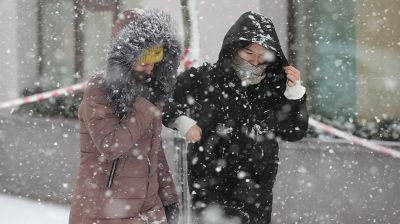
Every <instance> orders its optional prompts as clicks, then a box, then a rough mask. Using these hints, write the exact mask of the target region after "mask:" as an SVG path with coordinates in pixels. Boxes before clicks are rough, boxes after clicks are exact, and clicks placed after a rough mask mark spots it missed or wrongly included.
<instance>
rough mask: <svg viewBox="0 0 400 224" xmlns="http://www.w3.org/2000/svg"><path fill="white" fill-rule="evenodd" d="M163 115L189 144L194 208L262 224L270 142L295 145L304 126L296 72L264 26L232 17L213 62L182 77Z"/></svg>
mask: <svg viewBox="0 0 400 224" xmlns="http://www.w3.org/2000/svg"><path fill="white" fill-rule="evenodd" d="M164 108H165V111H164V116H163V119H164V124H168V125H169V126H173V127H175V128H177V129H178V130H179V131H180V132H181V134H182V135H183V136H185V137H186V139H187V140H188V141H190V142H192V143H193V144H189V147H190V148H189V152H188V153H189V155H188V165H189V186H190V192H191V193H192V199H193V206H194V208H196V209H199V211H204V208H206V207H209V206H219V208H220V209H223V211H224V214H225V215H226V216H227V217H231V218H233V217H236V218H239V219H240V220H241V223H270V221H271V211H272V199H273V197H272V188H273V185H274V182H275V177H276V174H277V170H278V160H279V158H278V151H279V147H278V142H277V139H282V140H287V141H298V140H300V139H301V138H303V137H304V135H305V133H306V130H307V127H308V113H307V108H306V94H305V88H304V87H303V86H302V85H301V82H300V72H299V71H298V70H297V69H296V68H294V67H293V66H290V65H289V64H288V62H287V60H286V58H285V56H284V54H283V52H282V49H281V46H280V43H279V40H278V37H277V34H276V31H275V28H274V25H273V23H272V22H271V20H270V19H268V18H266V17H264V16H262V15H260V14H257V13H254V12H246V13H244V14H243V15H242V16H240V18H239V19H238V20H237V21H236V23H235V24H234V25H233V26H232V27H231V28H230V30H229V31H228V33H227V34H226V35H225V38H224V41H223V45H222V49H221V51H220V54H219V59H218V61H217V62H216V63H215V64H214V65H210V64H204V65H202V66H200V67H199V68H191V69H189V70H188V71H186V72H184V73H182V74H181V75H180V76H179V77H178V81H177V83H176V89H175V92H174V94H173V101H171V102H168V103H167V104H166V106H165V107H164ZM206 210H207V209H206ZM203 223H206V221H204V220H203Z"/></svg>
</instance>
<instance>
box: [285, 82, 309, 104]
mask: <svg viewBox="0 0 400 224" xmlns="http://www.w3.org/2000/svg"><path fill="white" fill-rule="evenodd" d="M305 93H306V88H305V87H304V86H302V85H301V82H300V81H297V82H296V84H295V85H294V86H289V85H288V84H286V90H285V92H284V93H283V95H285V97H286V98H287V99H289V100H299V99H301V98H302V97H303V96H304V94H305Z"/></svg>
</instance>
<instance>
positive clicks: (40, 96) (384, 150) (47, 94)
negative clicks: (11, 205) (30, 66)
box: [0, 82, 400, 158]
mask: <svg viewBox="0 0 400 224" xmlns="http://www.w3.org/2000/svg"><path fill="white" fill-rule="evenodd" d="M86 86H87V82H83V83H79V84H75V85H72V86H68V87H65V88H61V89H56V90H52V91H48V92H43V93H39V94H35V95H32V96H27V97H23V98H17V99H14V100H10V101H6V102H3V103H0V109H5V108H10V107H16V106H19V105H23V104H27V103H33V102H37V101H41V100H44V99H48V98H51V97H56V96H60V95H69V94H71V93H73V92H74V91H76V90H81V89H85V88H86ZM309 124H310V125H311V126H313V127H314V128H316V129H320V130H323V131H324V132H327V133H330V134H332V135H335V136H337V137H339V138H342V139H345V140H348V141H350V142H352V143H354V144H357V145H361V146H364V147H366V148H369V149H371V150H373V151H375V152H379V153H383V154H386V155H389V156H392V157H394V158H400V151H396V150H394V149H391V148H388V147H385V146H382V145H379V144H376V143H373V142H371V141H368V140H366V139H363V138H359V137H357V136H354V135H351V134H349V133H346V132H344V131H341V130H338V129H336V128H334V127H332V126H329V125H326V124H324V123H322V122H319V121H317V120H315V119H313V118H309Z"/></svg>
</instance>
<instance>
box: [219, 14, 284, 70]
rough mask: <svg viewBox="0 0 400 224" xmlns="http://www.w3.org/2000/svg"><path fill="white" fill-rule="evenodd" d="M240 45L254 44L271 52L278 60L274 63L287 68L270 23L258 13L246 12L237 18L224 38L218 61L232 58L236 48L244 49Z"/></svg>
mask: <svg viewBox="0 0 400 224" xmlns="http://www.w3.org/2000/svg"><path fill="white" fill-rule="evenodd" d="M242 43H255V44H259V45H261V46H263V47H265V48H266V49H268V50H271V51H272V52H274V53H275V56H276V58H277V59H278V60H277V61H276V63H279V64H280V65H281V66H287V65H289V64H288V61H287V60H286V57H285V55H284V54H283V51H282V48H281V45H280V43H279V39H278V35H277V34H276V31H275V27H274V24H273V23H272V21H271V20H270V19H269V18H267V17H265V16H263V15H260V14H258V13H255V12H246V13H244V14H243V15H241V16H240V17H239V19H238V20H237V21H236V22H235V24H233V26H232V27H231V28H230V29H229V31H228V32H227V33H226V35H225V37H224V41H223V43H222V49H221V51H220V54H219V60H221V59H226V58H229V59H230V58H232V57H233V55H234V53H235V52H236V50H238V48H242V47H244V46H243V45H242Z"/></svg>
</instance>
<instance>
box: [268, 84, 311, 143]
mask: <svg viewBox="0 0 400 224" xmlns="http://www.w3.org/2000/svg"><path fill="white" fill-rule="evenodd" d="M285 83H286V82H284V83H283V85H282V86H284V85H286V84H285ZM282 89H284V88H283V87H282ZM306 98H307V95H306V94H304V96H303V97H302V98H300V99H298V100H290V99H287V98H286V97H285V96H284V94H283V93H282V94H280V95H279V97H278V98H277V99H276V104H275V108H274V109H275V121H276V126H275V133H276V134H277V135H278V136H279V137H280V138H282V139H283V140H286V141H298V140H300V139H302V138H303V137H304V136H305V135H306V132H307V129H308V111H307V105H306Z"/></svg>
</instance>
